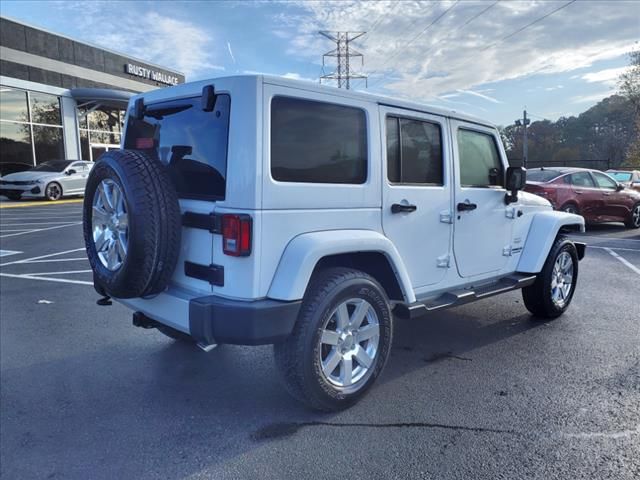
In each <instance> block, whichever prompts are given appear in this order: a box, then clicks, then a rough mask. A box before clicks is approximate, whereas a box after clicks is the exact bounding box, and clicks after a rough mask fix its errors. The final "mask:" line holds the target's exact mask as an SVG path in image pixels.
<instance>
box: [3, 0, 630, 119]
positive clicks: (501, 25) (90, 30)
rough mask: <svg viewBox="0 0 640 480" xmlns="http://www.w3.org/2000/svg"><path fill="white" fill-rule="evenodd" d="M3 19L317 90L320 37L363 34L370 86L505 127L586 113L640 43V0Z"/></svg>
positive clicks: (17, 10) (77, 4)
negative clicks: (528, 118) (323, 32)
mask: <svg viewBox="0 0 640 480" xmlns="http://www.w3.org/2000/svg"><path fill="white" fill-rule="evenodd" d="M0 13H1V14H2V15H3V16H7V17H10V18H14V19H17V20H20V21H23V22H25V23H29V24H31V25H34V26H38V27H43V28H45V29H47V30H50V31H53V32H56V33H60V34H63V35H67V36H69V37H73V38H76V39H78V40H82V41H86V42H89V43H92V44H95V45H98V46H102V47H106V48H109V49H111V50H116V51H119V52H122V53H125V54H127V55H132V56H135V57H138V58H140V59H144V60H147V61H150V62H153V63H156V64H159V65H163V66H167V67H171V68H175V69H177V70H179V71H181V72H183V73H184V74H186V76H187V81H190V80H201V79H206V78H213V77H218V76H226V75H236V74H243V73H268V74H273V75H281V76H286V77H290V78H297V79H302V80H308V81H312V82H318V77H319V75H320V74H321V73H322V71H323V67H322V54H323V53H325V52H328V51H329V50H331V49H332V48H334V47H335V44H332V43H331V41H329V40H328V39H326V38H324V37H322V36H320V35H319V34H318V31H319V30H340V31H345V30H348V31H366V32H367V33H366V34H365V35H363V36H362V37H360V38H359V39H357V40H355V41H354V42H352V44H351V46H352V48H354V49H355V50H357V51H358V52H360V53H362V54H363V56H364V57H363V60H364V65H362V66H361V65H360V62H359V61H358V59H354V62H355V71H356V72H358V73H364V74H367V75H369V81H368V83H369V88H368V89H367V90H368V91H369V92H372V93H378V94H383V95H389V96H393V97H401V98H409V99H412V100H415V101H419V102H423V103H428V104H432V105H436V106H439V107H444V108H448V109H451V110H457V111H463V112H467V113H471V114H473V115H476V116H478V117H481V118H485V119H487V120H490V121H492V122H494V123H496V124H499V125H508V124H511V123H513V121H514V120H515V119H516V118H518V117H520V116H521V115H522V110H523V109H524V108H525V107H526V109H527V111H528V112H529V114H530V115H531V117H532V119H533V120H534V121H535V120H540V119H543V118H547V119H550V120H556V119H557V118H559V117H561V116H570V115H577V114H579V113H580V112H583V111H585V110H587V109H588V108H589V107H591V106H592V105H594V104H596V103H597V102H598V101H599V100H601V99H602V98H604V97H607V96H609V95H612V94H614V93H615V92H616V89H617V78H618V76H619V74H620V73H621V72H622V71H623V70H624V69H625V68H626V66H627V65H628V56H627V53H628V52H629V51H630V50H631V49H633V48H634V46H635V48H637V47H639V46H640V43H639V41H640V0H603V1H600V0H576V1H573V2H571V1H570V0H533V1H528V0H527V1H524V0H522V1H521V0H499V1H497V2H496V1H495V0H487V1H482V0H461V1H455V0H443V1H426V0H425V1H411V0H404V1H390V0H389V1H387V0H379V1H351V0H345V1H337V0H332V1H328V0H306V1H303V0H299V1H296V0H289V1H271V2H267V1H248V0H247V1H215V2H198V1H190V2H186V1H184V2H180V1H172V2H169V1H166V2H147V1H135V2H134V1H122V2H118V1H108V2H102V1H91V2H89V1H87V2H85V1H47V2H37V1H12V0H3V1H2V2H0ZM330 61H331V60H330V59H329V60H328V62H329V63H328V64H327V65H325V67H324V73H331V72H332V71H333V70H334V65H332V64H331V63H330ZM354 87H355V88H356V89H364V88H365V86H364V82H363V81H356V83H355V85H354Z"/></svg>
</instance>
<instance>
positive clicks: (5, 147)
mask: <svg viewBox="0 0 640 480" xmlns="http://www.w3.org/2000/svg"><path fill="white" fill-rule="evenodd" d="M32 166H33V152H32V151H31V130H30V128H29V125H28V124H20V123H11V122H0V174H1V175H8V174H9V173H13V172H19V171H22V170H27V169H28V168H31V167H32Z"/></svg>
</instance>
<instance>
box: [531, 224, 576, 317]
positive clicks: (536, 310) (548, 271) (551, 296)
mask: <svg viewBox="0 0 640 480" xmlns="http://www.w3.org/2000/svg"><path fill="white" fill-rule="evenodd" d="M577 281H578V252H577V250H576V247H575V245H574V244H573V242H572V241H571V240H569V239H568V238H566V237H563V236H559V237H558V238H557V239H556V241H555V243H554V244H553V246H552V247H551V251H550V252H549V256H548V257H547V260H546V261H545V264H544V266H543V267H542V271H541V272H540V273H539V274H538V277H537V278H536V281H535V283H534V284H533V285H530V286H528V287H525V288H523V289H522V298H523V300H524V304H525V306H526V307H527V310H529V311H530V312H531V313H532V314H533V315H534V316H535V317H538V318H546V319H553V318H556V317H559V316H560V315H562V314H563V313H564V311H565V310H566V309H567V308H569V304H570V303H571V300H572V299H573V293H574V292H575V289H576V282H577Z"/></svg>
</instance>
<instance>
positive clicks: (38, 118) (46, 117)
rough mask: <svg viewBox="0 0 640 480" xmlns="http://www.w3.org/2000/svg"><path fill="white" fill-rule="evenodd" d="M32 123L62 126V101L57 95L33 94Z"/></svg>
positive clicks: (31, 98)
mask: <svg viewBox="0 0 640 480" xmlns="http://www.w3.org/2000/svg"><path fill="white" fill-rule="evenodd" d="M29 99H30V101H31V121H32V122H33V123H44V124H46V125H62V118H61V116H60V99H59V98H58V97H56V96H55V95H48V94H46V93H37V92H31V93H30V94H29Z"/></svg>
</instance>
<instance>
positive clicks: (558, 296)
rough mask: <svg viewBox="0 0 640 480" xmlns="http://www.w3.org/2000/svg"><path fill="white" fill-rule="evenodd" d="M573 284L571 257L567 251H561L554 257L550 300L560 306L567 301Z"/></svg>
mask: <svg viewBox="0 0 640 480" xmlns="http://www.w3.org/2000/svg"><path fill="white" fill-rule="evenodd" d="M572 286H573V257H572V256H571V254H569V252H562V253H561V254H560V255H558V258H556V263H555V264H554V266H553V272H552V273H551V300H552V301H553V303H554V304H555V305H556V306H557V307H559V308H562V307H564V305H565V304H566V303H567V301H568V299H569V295H570V294H571V288H572Z"/></svg>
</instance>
